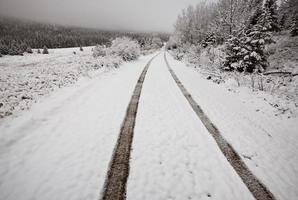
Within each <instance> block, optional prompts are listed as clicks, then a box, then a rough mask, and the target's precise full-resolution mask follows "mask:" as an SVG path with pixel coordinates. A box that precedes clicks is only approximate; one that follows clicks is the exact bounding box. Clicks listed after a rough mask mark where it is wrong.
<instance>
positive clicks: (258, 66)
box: [224, 24, 273, 73]
mask: <svg viewBox="0 0 298 200" xmlns="http://www.w3.org/2000/svg"><path fill="white" fill-rule="evenodd" d="M271 42H273V40H272V38H271V34H270V33H269V32H268V31H267V29H266V28H264V27H263V26H262V25H260V24H256V25H254V26H253V27H252V28H250V29H246V30H244V31H241V32H240V33H239V34H238V35H237V36H233V37H231V38H230V39H229V40H228V42H227V45H226V54H227V56H226V58H225V61H224V70H229V71H233V70H237V71H239V72H249V73H252V72H262V71H264V70H265V69H266V68H267V66H268V62H267V57H268V55H267V52H266V50H265V45H266V44H269V43H271Z"/></svg>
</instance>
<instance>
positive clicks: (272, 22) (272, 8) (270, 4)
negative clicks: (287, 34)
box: [259, 0, 280, 32]
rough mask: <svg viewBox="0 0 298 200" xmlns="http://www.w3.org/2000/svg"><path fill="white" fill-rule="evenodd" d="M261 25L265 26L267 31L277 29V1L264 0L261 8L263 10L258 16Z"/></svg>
mask: <svg viewBox="0 0 298 200" xmlns="http://www.w3.org/2000/svg"><path fill="white" fill-rule="evenodd" d="M259 23H260V24H261V25H262V26H264V27H266V28H267V30H268V31H271V32H273V31H275V32H277V31H279V30H280V28H279V25H278V15H277V3H276V0H266V1H265V4H264V8H263V12H262V14H261V16H260V22H259Z"/></svg>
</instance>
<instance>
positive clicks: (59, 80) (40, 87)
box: [0, 47, 104, 118]
mask: <svg viewBox="0 0 298 200" xmlns="http://www.w3.org/2000/svg"><path fill="white" fill-rule="evenodd" d="M83 49H84V51H82V52H81V51H79V48H66V49H49V54H46V55H44V54H37V53H36V50H34V54H25V55H24V56H4V57H3V58H1V59H0V103H1V106H0V118H4V117H7V116H10V115H13V114H16V113H18V112H19V111H21V110H26V109H28V108H30V107H31V105H32V103H34V102H36V101H38V99H40V97H42V96H47V95H48V94H50V93H51V92H52V91H54V90H56V89H58V88H61V87H65V86H67V85H71V84H73V83H75V82H76V81H78V80H79V79H80V78H81V77H90V76H92V74H93V72H94V71H95V70H96V73H101V72H103V71H104V68H102V69H99V68H98V67H96V66H97V63H98V61H97V60H96V59H94V58H93V57H92V52H91V49H92V47H84V48H83ZM73 52H76V54H74V53H73Z"/></svg>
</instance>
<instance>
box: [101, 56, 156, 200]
mask: <svg viewBox="0 0 298 200" xmlns="http://www.w3.org/2000/svg"><path fill="white" fill-rule="evenodd" d="M157 55H158V54H157ZM157 55H155V56H154V57H153V58H151V60H150V61H149V62H148V63H147V64H146V66H145V68H144V70H143V71H142V73H141V75H140V78H139V80H138V82H137V84H136V86H135V89H134V92H133V95H132V97H131V100H130V103H129V105H128V108H127V111H126V116H125V118H124V121H123V124H122V127H121V130H120V134H119V137H118V141H117V144H116V147H115V150H114V153H113V157H112V160H111V163H110V168H109V171H108V174H107V178H106V182H105V186H104V189H103V194H102V199H103V200H124V199H126V183H127V178H128V174H129V158H130V152H131V144H132V140H133V132H134V126H135V120H136V115H137V109H138V103H139V99H140V96H141V90H142V86H143V82H144V80H145V76H146V73H147V71H148V68H149V66H150V64H151V62H152V61H153V59H154V58H155V57H156V56H157Z"/></svg>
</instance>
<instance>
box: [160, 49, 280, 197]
mask: <svg viewBox="0 0 298 200" xmlns="http://www.w3.org/2000/svg"><path fill="white" fill-rule="evenodd" d="M164 59H165V62H166V65H167V67H168V69H169V71H170V73H171V75H172V77H173V79H174V80H175V82H176V83H177V85H178V87H179V88H180V90H181V92H182V93H183V95H184V96H185V98H186V99H187V101H188V102H189V104H190V105H191V107H192V109H193V110H194V111H195V113H196V114H197V116H198V117H199V118H200V120H201V121H202V123H203V124H204V125H205V127H206V129H207V130H208V132H209V133H210V134H211V135H212V136H213V138H214V139H215V141H216V143H217V145H218V146H219V148H220V150H221V151H222V153H223V154H224V156H225V157H226V158H227V160H228V161H229V163H230V164H231V165H232V167H233V168H234V170H235V171H236V172H237V174H238V175H239V176H240V178H241V179H242V181H243V182H244V184H245V185H246V186H247V188H248V189H249V191H250V192H251V193H252V195H253V196H254V197H255V198H256V199H257V200H275V197H274V196H273V194H272V193H271V192H270V191H269V190H268V189H267V188H266V186H265V185H264V184H263V183H262V182H261V181H260V180H259V179H258V178H257V177H256V176H255V175H254V174H253V173H252V172H251V171H250V170H249V169H248V167H247V166H246V165H245V163H244V162H243V161H242V159H241V157H240V156H239V154H238V153H237V152H236V151H235V150H234V148H233V147H232V146H231V145H230V144H229V143H228V142H227V141H226V140H225V139H224V138H223V136H222V135H221V133H220V132H219V130H218V129H217V128H216V126H215V125H214V124H213V123H212V122H211V121H210V119H209V118H208V116H207V115H206V114H205V113H204V111H203V110H202V109H201V107H200V106H199V105H198V104H197V103H196V102H195V100H194V99H193V98H192V96H191V94H190V93H189V92H188V91H187V90H186V88H185V87H184V86H183V84H182V83H181V82H180V80H179V79H178V77H177V76H176V74H175V72H174V71H173V70H172V69H171V67H170V65H169V62H168V60H167V57H166V53H165V54H164Z"/></svg>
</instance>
